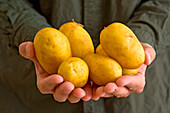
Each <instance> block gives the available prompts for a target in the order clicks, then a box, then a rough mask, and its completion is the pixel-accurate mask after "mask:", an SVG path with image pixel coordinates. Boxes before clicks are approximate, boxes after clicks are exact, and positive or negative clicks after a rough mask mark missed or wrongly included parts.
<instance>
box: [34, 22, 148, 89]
mask: <svg viewBox="0 0 170 113" xmlns="http://www.w3.org/2000/svg"><path fill="white" fill-rule="evenodd" d="M34 48H35V53H36V57H37V59H38V61H39V63H40V64H41V65H42V67H43V68H44V70H45V71H46V72H47V73H48V74H55V73H58V74H59V75H61V76H62V77H63V78H64V80H65V81H69V82H71V83H73V84H74V86H75V87H83V86H84V85H85V84H86V83H87V81H88V79H89V77H90V79H91V80H92V81H93V82H94V83H95V84H97V85H106V84H107V83H109V82H114V81H116V80H117V79H118V78H119V77H121V76H122V75H135V74H136V73H137V72H138V70H139V67H140V66H141V65H142V64H143V63H144V60H145V54H144V50H143V47H142V45H141V44H140V42H139V41H138V39H137V38H136V36H135V34H134V33H133V32H132V31H131V30H130V29H129V28H128V27H127V26H125V25H124V24H122V23H118V22H115V23H112V24H110V25H109V26H107V27H105V28H104V29H103V30H102V31H101V33H100V44H99V46H98V47H97V49H96V53H95V52H94V46H93V42H92V39H91V37H90V35H89V33H88V32H87V31H86V30H85V29H84V28H83V26H82V25H81V24H78V23H76V22H74V21H73V22H67V23H65V24H63V25H62V26H61V27H60V28H59V30H57V29H55V28H51V27H46V28H43V29H41V30H40V31H39V32H38V33H37V34H36V36H35V38H34Z"/></svg>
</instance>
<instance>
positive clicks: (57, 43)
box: [34, 27, 71, 74]
mask: <svg viewBox="0 0 170 113" xmlns="http://www.w3.org/2000/svg"><path fill="white" fill-rule="evenodd" d="M34 48H35V54H36V57H37V59H38V61H39V63H40V64H41V66H42V67H43V68H44V70H45V71H46V72H47V73H48V74H54V73H57V71H58V67H59V66H60V64H61V63H62V62H63V61H64V60H66V59H67V58H69V57H71V48H70V43H69V41H68V39H67V37H66V36H65V35H64V34H63V33H61V32H60V31H59V30H57V29H55V28H51V27H46V28H43V29H41V30H40V31H38V33H37V34H36V36H35V38H34Z"/></svg>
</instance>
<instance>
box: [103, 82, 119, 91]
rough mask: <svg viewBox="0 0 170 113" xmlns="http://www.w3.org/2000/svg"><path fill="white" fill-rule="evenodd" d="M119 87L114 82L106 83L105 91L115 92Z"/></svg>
mask: <svg viewBox="0 0 170 113" xmlns="http://www.w3.org/2000/svg"><path fill="white" fill-rule="evenodd" d="M116 88H117V85H116V84H115V83H114V82H111V83H108V84H106V86H105V87H104V92H106V93H113V92H114V91H115V90H116Z"/></svg>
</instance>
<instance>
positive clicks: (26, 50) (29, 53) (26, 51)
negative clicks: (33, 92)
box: [19, 42, 46, 75]
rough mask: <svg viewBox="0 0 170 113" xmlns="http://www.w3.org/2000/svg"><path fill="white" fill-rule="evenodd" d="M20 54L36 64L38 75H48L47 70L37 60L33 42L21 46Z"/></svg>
mask: <svg viewBox="0 0 170 113" xmlns="http://www.w3.org/2000/svg"><path fill="white" fill-rule="evenodd" d="M19 52H20V54H21V55H22V56H23V57H25V58H27V59H29V60H32V61H33V62H34V65H35V68H36V73H37V75H42V74H43V73H46V72H45V70H44V69H43V68H42V67H41V65H40V64H39V62H38V60H37V59H36V56H35V51H34V45H33V43H32V42H24V43H22V44H20V46H19Z"/></svg>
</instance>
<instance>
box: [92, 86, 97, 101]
mask: <svg viewBox="0 0 170 113" xmlns="http://www.w3.org/2000/svg"><path fill="white" fill-rule="evenodd" d="M96 90H97V85H95V84H93V86H92V99H93V100H98V99H99V97H98V96H97V95H96Z"/></svg>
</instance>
